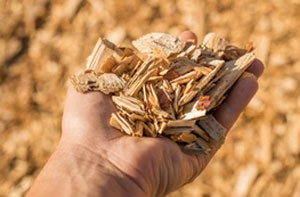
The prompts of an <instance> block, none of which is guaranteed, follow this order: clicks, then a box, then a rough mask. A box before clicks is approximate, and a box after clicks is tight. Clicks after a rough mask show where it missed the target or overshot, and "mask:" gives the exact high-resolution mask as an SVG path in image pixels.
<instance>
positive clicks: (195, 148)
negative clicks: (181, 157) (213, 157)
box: [180, 142, 206, 154]
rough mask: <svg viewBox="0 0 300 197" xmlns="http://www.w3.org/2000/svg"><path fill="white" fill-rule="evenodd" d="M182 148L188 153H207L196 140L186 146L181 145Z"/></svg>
mask: <svg viewBox="0 0 300 197" xmlns="http://www.w3.org/2000/svg"><path fill="white" fill-rule="evenodd" d="M180 148H181V150H182V151H183V152H185V153H188V154H206V153H205V151H204V150H203V149H202V148H201V147H199V145H198V144H197V143H196V142H192V143H190V144H188V145H185V146H182V145H181V146H180Z"/></svg>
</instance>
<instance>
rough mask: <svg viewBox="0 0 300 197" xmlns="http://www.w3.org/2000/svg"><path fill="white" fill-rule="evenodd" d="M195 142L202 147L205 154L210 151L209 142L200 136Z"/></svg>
mask: <svg viewBox="0 0 300 197" xmlns="http://www.w3.org/2000/svg"><path fill="white" fill-rule="evenodd" d="M196 143H197V144H198V145H199V146H200V147H201V148H202V149H203V151H204V152H205V154H208V153H209V152H210V151H211V148H210V146H209V144H208V143H207V142H206V141H204V140H203V139H201V138H198V139H196Z"/></svg>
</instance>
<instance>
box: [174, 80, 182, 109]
mask: <svg viewBox="0 0 300 197" xmlns="http://www.w3.org/2000/svg"><path fill="white" fill-rule="evenodd" d="M174 84H176V86H177V87H176V88H175V97H174V102H173V106H174V110H175V112H176V113H177V112H178V102H179V99H180V96H181V86H180V85H178V84H177V83H174Z"/></svg>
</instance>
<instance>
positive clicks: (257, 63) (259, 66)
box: [247, 59, 265, 78]
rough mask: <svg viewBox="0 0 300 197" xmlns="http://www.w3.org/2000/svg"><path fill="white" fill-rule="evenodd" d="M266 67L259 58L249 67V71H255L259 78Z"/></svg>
mask: <svg viewBox="0 0 300 197" xmlns="http://www.w3.org/2000/svg"><path fill="white" fill-rule="evenodd" d="M264 69H265V67H264V64H263V63H262V62H261V61H260V60H259V59H255V60H254V62H253V63H252V64H251V65H250V66H249V68H248V69H247V72H250V73H253V74H254V75H255V76H256V77H257V78H259V77H260V76H261V75H262V73H263V72H264Z"/></svg>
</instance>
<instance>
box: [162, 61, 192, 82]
mask: <svg viewBox="0 0 300 197" xmlns="http://www.w3.org/2000/svg"><path fill="white" fill-rule="evenodd" d="M192 70H193V67H192V66H190V65H183V64H180V63H176V64H174V65H173V66H172V67H171V68H170V70H169V71H168V72H167V73H166V74H165V75H164V79H166V80H168V81H172V80H173V79H176V78H178V77H179V76H181V75H183V74H185V73H187V72H190V71H192Z"/></svg>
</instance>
